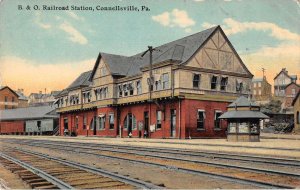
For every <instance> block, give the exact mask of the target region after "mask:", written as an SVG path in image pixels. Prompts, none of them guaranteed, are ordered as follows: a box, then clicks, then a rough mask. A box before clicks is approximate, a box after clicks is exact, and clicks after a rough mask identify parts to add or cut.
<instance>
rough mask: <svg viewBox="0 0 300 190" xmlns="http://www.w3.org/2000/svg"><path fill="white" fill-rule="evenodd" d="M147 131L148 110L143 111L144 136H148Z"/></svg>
mask: <svg viewBox="0 0 300 190" xmlns="http://www.w3.org/2000/svg"><path fill="white" fill-rule="evenodd" d="M148 132H149V114H148V112H147V111H146V112H144V137H147V136H148Z"/></svg>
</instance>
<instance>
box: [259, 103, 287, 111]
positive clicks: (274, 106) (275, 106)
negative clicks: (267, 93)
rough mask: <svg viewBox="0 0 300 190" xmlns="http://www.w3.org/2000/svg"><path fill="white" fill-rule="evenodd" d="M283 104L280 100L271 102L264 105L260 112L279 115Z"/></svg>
mask: <svg viewBox="0 0 300 190" xmlns="http://www.w3.org/2000/svg"><path fill="white" fill-rule="evenodd" d="M281 104H282V102H281V101H280V100H271V101H270V102H269V103H267V104H264V105H262V106H261V109H260V110H261V112H263V113H279V112H280V110H281Z"/></svg>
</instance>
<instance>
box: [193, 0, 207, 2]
mask: <svg viewBox="0 0 300 190" xmlns="http://www.w3.org/2000/svg"><path fill="white" fill-rule="evenodd" d="M194 1H196V2H204V1H205V0H194Z"/></svg>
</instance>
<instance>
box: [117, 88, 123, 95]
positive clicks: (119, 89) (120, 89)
mask: <svg viewBox="0 0 300 190" xmlns="http://www.w3.org/2000/svg"><path fill="white" fill-rule="evenodd" d="M122 87H123V86H122V85H118V91H119V97H122V95H123V88H122Z"/></svg>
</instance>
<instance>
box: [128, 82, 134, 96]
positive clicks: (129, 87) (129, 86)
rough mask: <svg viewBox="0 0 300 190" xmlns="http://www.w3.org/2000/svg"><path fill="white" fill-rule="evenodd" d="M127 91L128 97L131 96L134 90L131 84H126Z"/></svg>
mask: <svg viewBox="0 0 300 190" xmlns="http://www.w3.org/2000/svg"><path fill="white" fill-rule="evenodd" d="M128 90H129V95H133V92H134V88H133V84H132V83H129V84H128Z"/></svg>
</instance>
